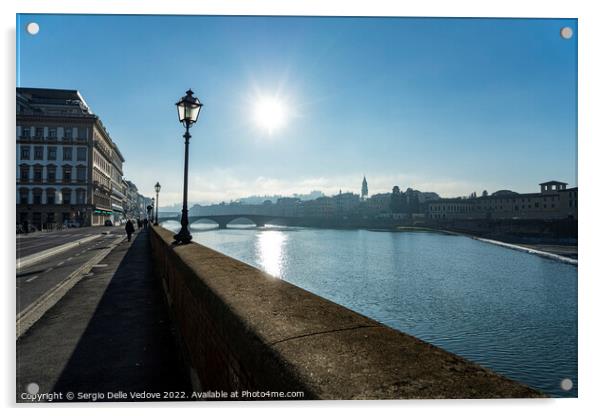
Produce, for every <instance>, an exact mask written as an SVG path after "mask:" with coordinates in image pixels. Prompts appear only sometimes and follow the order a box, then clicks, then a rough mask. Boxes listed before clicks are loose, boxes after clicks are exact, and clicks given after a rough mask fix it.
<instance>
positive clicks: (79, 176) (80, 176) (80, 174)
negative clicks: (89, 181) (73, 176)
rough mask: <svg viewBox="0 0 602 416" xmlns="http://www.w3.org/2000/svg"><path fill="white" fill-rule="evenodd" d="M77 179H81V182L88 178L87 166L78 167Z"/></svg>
mask: <svg viewBox="0 0 602 416" xmlns="http://www.w3.org/2000/svg"><path fill="white" fill-rule="evenodd" d="M77 180H78V181H81V182H83V181H85V180H86V167H85V166H78V167H77Z"/></svg>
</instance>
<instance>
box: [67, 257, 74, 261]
mask: <svg viewBox="0 0 602 416" xmlns="http://www.w3.org/2000/svg"><path fill="white" fill-rule="evenodd" d="M69 260H73V257H69V258H68V259H67V260H65V261H69Z"/></svg>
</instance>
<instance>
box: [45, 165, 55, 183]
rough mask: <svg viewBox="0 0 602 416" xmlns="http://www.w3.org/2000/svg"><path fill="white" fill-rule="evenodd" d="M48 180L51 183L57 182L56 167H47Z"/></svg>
mask: <svg viewBox="0 0 602 416" xmlns="http://www.w3.org/2000/svg"><path fill="white" fill-rule="evenodd" d="M46 179H47V181H48V182H50V183H52V182H54V181H56V166H54V165H48V166H47V167H46Z"/></svg>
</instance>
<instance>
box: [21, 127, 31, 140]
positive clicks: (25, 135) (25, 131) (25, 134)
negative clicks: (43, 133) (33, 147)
mask: <svg viewBox="0 0 602 416" xmlns="http://www.w3.org/2000/svg"><path fill="white" fill-rule="evenodd" d="M21 137H23V138H24V139H29V138H30V137H31V129H30V128H29V127H23V128H22V129H21Z"/></svg>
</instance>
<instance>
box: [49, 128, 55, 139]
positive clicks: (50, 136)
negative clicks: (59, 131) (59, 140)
mask: <svg viewBox="0 0 602 416" xmlns="http://www.w3.org/2000/svg"><path fill="white" fill-rule="evenodd" d="M48 138H49V139H50V140H56V127H50V128H49V129H48Z"/></svg>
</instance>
